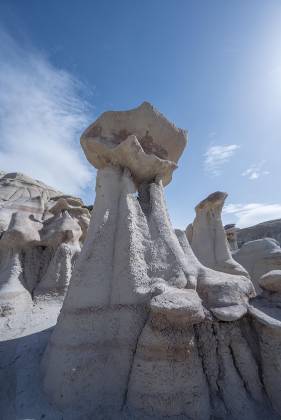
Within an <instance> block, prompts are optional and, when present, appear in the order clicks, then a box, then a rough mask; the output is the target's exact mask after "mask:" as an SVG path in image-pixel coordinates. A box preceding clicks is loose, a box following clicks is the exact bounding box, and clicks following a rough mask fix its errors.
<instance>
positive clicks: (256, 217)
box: [223, 203, 281, 228]
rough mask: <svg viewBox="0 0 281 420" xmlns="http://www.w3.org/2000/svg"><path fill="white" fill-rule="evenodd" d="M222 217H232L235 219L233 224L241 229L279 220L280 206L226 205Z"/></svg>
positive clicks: (257, 204)
mask: <svg viewBox="0 0 281 420" xmlns="http://www.w3.org/2000/svg"><path fill="white" fill-rule="evenodd" d="M224 215H228V216H229V215H231V216H233V217H234V219H235V220H234V221H233V222H235V223H236V224H237V226H238V227H240V228H243V227H247V226H252V225H255V224H257V223H261V222H265V221H266V220H272V219H279V218H281V204H262V203H249V204H228V205H226V206H225V207H224V209H223V216H224ZM228 219H229V217H228Z"/></svg>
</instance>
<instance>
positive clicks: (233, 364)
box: [42, 103, 281, 420]
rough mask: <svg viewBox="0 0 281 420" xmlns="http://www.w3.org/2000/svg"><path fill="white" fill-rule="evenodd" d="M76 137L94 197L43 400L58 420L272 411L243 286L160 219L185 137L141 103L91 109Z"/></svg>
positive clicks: (254, 415)
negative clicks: (92, 116) (61, 415)
mask: <svg viewBox="0 0 281 420" xmlns="http://www.w3.org/2000/svg"><path fill="white" fill-rule="evenodd" d="M81 144H82V147H83V150H84V152H85V154H86V156H87V158H88V160H89V161H90V162H91V163H92V164H93V165H94V166H95V167H96V168H97V169H98V172H97V178H96V199H95V203H94V207H93V212H92V215H91V221H90V226H89V229H88V232H87V237H86V240H85V243H84V247H83V249H82V251H81V253H80V255H79V257H78V259H77V262H76V264H75V267H74V272H73V274H72V278H71V281H70V286H69V289H68V293H67V296H66V298H65V300H64V304H63V307H62V310H61V313H60V316H59V319H58V323H57V325H56V327H55V329H54V331H53V333H52V335H51V338H50V341H49V343H48V346H47V349H46V351H45V354H44V357H43V361H42V370H43V376H44V389H45V391H46V393H47V395H48V397H49V399H50V400H51V401H52V402H53V403H54V404H56V405H57V406H58V407H60V409H61V410H62V412H68V413H69V412H71V415H72V417H69V418H85V419H86V418H95V419H105V418H108V419H123V418H127V419H128V418H129V419H138V418H139V419H143V418H153V419H161V418H165V419H167V418H171V419H172V418H173V419H176V418H179V417H181V418H186V419H194V420H195V419H196V420H198V419H202V420H205V419H211V418H221V419H226V418H227V419H239V420H241V419H245V420H246V419H247V420H249V419H250V420H257V419H260V420H262V419H264V418H266V417H268V418H272V419H273V418H278V415H277V411H278V410H279V413H281V410H280V407H279V402H278V399H277V397H276V391H275V390H274V384H272V383H270V381H265V382H264V381H263V376H264V372H263V368H264V365H263V360H265V361H267V360H268V353H270V351H271V350H270V349H269V348H267V350H265V349H264V350H263V353H262V356H261V354H260V353H259V350H258V346H257V343H256V342H255V340H257V333H258V332H259V325H260V323H261V322H263V321H262V320H261V316H260V315H259V314H258V315H257V314H256V313H255V310H256V312H257V311H260V310H261V309H258V308H256V309H255V308H253V309H252V312H251V314H252V315H249V314H248V312H249V299H250V298H253V297H254V295H255V293H254V289H253V285H252V283H251V281H250V280H249V279H248V278H247V277H245V276H243V275H240V274H239V273H235V275H233V274H229V273H225V272H222V271H215V270H213V269H211V268H207V267H205V266H204V265H202V263H201V262H199V261H198V259H197V258H196V256H195V255H194V253H193V251H192V248H191V246H190V244H189V242H188V241H187V238H186V236H185V234H184V232H181V231H176V232H175V231H174V229H173V227H172V225H171V222H170V219H169V215H168V212H167V208H166V204H165V198H164V187H163V186H164V185H166V184H167V183H168V182H170V180H171V178H172V173H173V170H174V169H175V168H176V163H177V161H178V159H179V157H180V155H181V154H182V152H183V150H184V147H185V144H186V134H185V132H184V131H183V130H180V129H178V128H176V127H175V126H174V125H173V124H171V123H170V122H168V121H167V120H166V118H165V117H163V116H162V115H161V114H160V113H159V112H158V111H156V110H155V109H154V108H153V107H152V106H151V105H150V104H148V103H144V104H142V105H141V106H140V107H139V108H136V109H134V110H131V111H126V112H110V113H105V114H103V115H102V116H101V117H100V118H99V119H98V120H97V121H96V122H95V123H94V124H93V125H91V126H90V127H89V128H88V129H87V130H86V131H85V132H84V134H83V135H82V137H81ZM202 246H204V244H202ZM270 281H271V283H272V281H273V280H270ZM267 283H269V281H268V282H267ZM257 316H258V320H257V321H256V322H257V331H254V330H253V328H255V327H252V324H251V323H252V320H253V319H257ZM276 316H277V315H276ZM271 322H273V321H268V323H267V327H266V328H271V327H270V326H268V324H269V325H271ZM274 328H278V327H275V325H274ZM265 334H266V339H267V340H270V339H269V336H270V334H269V333H268V331H266V332H265ZM262 339H263V338H262ZM274 340H275V341H274V346H275V347H274V348H275V350H274V351H273V352H274V357H275V358H277V351H276V349H277V343H278V340H279V336H278V335H276V334H275V336H274ZM266 351H267V354H265V352H266ZM264 354H265V356H264ZM264 357H265V359H264ZM275 378H276V375H275ZM276 380H277V379H276ZM274 383H275V382H274ZM272 385H273V386H272ZM273 407H274V408H273ZM275 410H277V411H275ZM75 412H76V413H77V416H76V417H75V414H74V413H75Z"/></svg>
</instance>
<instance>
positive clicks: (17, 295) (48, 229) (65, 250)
mask: <svg viewBox="0 0 281 420" xmlns="http://www.w3.org/2000/svg"><path fill="white" fill-rule="evenodd" d="M89 219H90V214H89V212H88V210H87V209H86V208H84V206H83V203H82V202H81V200H80V199H78V198H77V199H76V198H74V197H70V196H66V195H64V194H62V193H60V192H59V191H55V190H54V189H52V188H51V187H48V186H47V185H45V184H43V183H42V182H39V181H36V180H33V179H32V178H29V177H27V176H25V175H22V174H18V173H8V174H5V173H1V176H0V311H1V313H2V314H3V315H2V317H1V318H0V320H1V323H2V322H4V323H11V316H12V314H13V315H14V316H17V317H18V319H19V320H21V319H23V318H24V317H23V315H22V312H28V311H29V310H30V306H31V304H32V298H34V297H35V296H37V297H39V295H40V296H44V295H50V296H54V295H61V296H62V295H63V294H64V293H65V290H66V288H67V285H68V282H69V279H70V276H71V271H72V266H73V264H74V261H75V258H76V256H77V254H78V253H79V252H80V241H81V240H82V239H83V235H84V236H85V233H86V230H87V225H88V224H89ZM16 313H17V314H16Z"/></svg>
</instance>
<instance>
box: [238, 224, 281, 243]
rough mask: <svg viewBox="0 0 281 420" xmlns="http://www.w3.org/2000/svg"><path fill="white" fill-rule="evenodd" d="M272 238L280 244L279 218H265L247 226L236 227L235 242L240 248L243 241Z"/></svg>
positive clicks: (280, 228)
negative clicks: (265, 219) (263, 220)
mask: <svg viewBox="0 0 281 420" xmlns="http://www.w3.org/2000/svg"><path fill="white" fill-rule="evenodd" d="M262 238H272V239H276V241H278V242H279V244H280V245H281V218H280V219H274V220H267V221H265V222H262V223H258V224H257V225H253V226H249V227H247V228H242V229H237V243H238V247H239V248H240V247H241V246H242V245H243V244H244V243H245V242H249V241H254V240H256V239H262Z"/></svg>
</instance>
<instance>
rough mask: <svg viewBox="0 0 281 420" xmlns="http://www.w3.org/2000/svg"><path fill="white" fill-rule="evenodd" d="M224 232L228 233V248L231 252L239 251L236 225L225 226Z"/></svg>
mask: <svg viewBox="0 0 281 420" xmlns="http://www.w3.org/2000/svg"><path fill="white" fill-rule="evenodd" d="M224 230H225V233H226V239H227V242H228V246H229V249H230V251H236V250H237V249H238V242H237V228H236V226H235V224H234V223H231V224H229V225H225V226H224Z"/></svg>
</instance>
